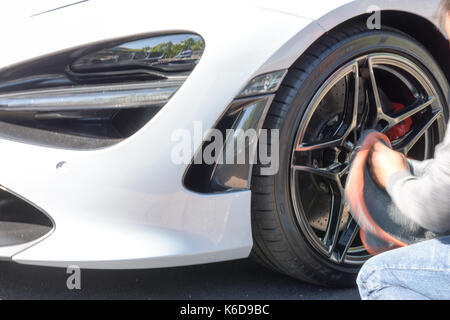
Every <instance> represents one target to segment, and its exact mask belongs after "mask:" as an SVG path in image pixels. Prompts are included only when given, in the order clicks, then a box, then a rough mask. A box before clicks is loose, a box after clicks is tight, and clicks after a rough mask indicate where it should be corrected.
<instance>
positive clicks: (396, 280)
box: [357, 237, 450, 300]
mask: <svg viewBox="0 0 450 320" xmlns="http://www.w3.org/2000/svg"><path fill="white" fill-rule="evenodd" d="M357 284H358V289H359V293H360V295H361V298H362V299H363V300H428V299H433V300H443V299H445V300H449V299H450V237H443V238H440V239H434V240H429V241H424V242H420V243H417V244H414V245H411V246H408V247H404V248H400V249H395V250H391V251H388V252H385V253H382V254H379V255H377V256H375V257H373V258H371V259H369V260H368V261H367V262H366V263H365V264H364V266H363V267H362V269H361V271H360V272H359V274H358V279H357Z"/></svg>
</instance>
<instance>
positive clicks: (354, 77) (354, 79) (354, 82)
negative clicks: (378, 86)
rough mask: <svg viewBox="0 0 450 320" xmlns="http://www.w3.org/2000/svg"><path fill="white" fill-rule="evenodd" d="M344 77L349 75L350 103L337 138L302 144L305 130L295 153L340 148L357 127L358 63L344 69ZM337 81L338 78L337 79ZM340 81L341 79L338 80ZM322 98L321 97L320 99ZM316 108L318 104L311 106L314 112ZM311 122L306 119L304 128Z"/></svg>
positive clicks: (348, 92)
mask: <svg viewBox="0 0 450 320" xmlns="http://www.w3.org/2000/svg"><path fill="white" fill-rule="evenodd" d="M340 72H344V73H345V75H344V76H349V75H350V74H351V79H350V83H351V84H350V85H349V86H348V88H347V99H348V98H349V97H351V99H350V101H346V106H345V109H346V110H344V117H343V119H342V123H341V125H340V126H339V129H338V130H336V135H337V136H338V137H334V138H330V139H328V140H325V141H321V142H316V143H308V142H303V137H304V136H305V132H306V130H304V131H303V132H302V134H301V135H300V139H299V143H298V144H297V148H296V151H314V150H320V149H325V148H330V147H336V146H341V145H342V144H343V143H344V142H345V140H346V138H347V137H348V136H349V135H350V133H351V132H352V131H353V130H354V129H355V128H356V127H357V125H358V103H359V94H360V92H359V65H358V62H353V63H351V64H350V65H348V66H347V67H345V68H344V71H340ZM337 79H339V78H337ZM337 79H334V81H333V82H331V83H329V84H328V86H329V88H326V89H324V91H326V92H327V91H329V89H331V88H332V87H333V86H334V85H335V84H336V83H337V82H338V81H336V80H337ZM340 79H342V78H340ZM321 98H323V96H322V97H321ZM317 106H318V103H316V104H314V105H313V110H315V109H316V108H317ZM348 107H350V110H348ZM310 120H311V117H309V118H307V119H306V120H305V121H306V122H307V123H306V124H305V128H307V126H308V124H309V121H310ZM345 125H347V127H346V128H345V132H344V133H343V134H339V133H340V132H341V131H343V130H341V129H342V128H343V127H344V126H345Z"/></svg>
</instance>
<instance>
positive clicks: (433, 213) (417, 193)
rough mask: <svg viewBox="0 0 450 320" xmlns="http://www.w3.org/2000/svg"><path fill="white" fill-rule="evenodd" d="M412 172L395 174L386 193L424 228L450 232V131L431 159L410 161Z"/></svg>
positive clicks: (390, 179)
mask: <svg viewBox="0 0 450 320" xmlns="http://www.w3.org/2000/svg"><path fill="white" fill-rule="evenodd" d="M409 164H410V167H411V171H399V172H397V173H395V174H393V175H392V176H391V177H390V178H389V180H388V184H387V192H388V193H389V195H390V196H391V198H392V200H393V201H394V203H395V204H396V206H397V207H398V208H399V209H400V210H401V211H402V213H403V214H404V215H406V216H408V217H409V218H411V219H412V220H413V221H415V222H416V223H418V224H419V225H421V226H422V227H423V228H425V229H428V230H431V231H434V232H437V233H441V232H446V231H450V130H448V131H447V133H446V136H445V138H444V142H443V143H442V144H440V145H439V146H438V147H437V148H436V152H435V157H434V159H432V160H431V161H430V160H428V161H424V162H423V163H421V162H418V161H409Z"/></svg>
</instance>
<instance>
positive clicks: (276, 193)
mask: <svg viewBox="0 0 450 320" xmlns="http://www.w3.org/2000/svg"><path fill="white" fill-rule="evenodd" d="M372 52H388V53H395V54H398V55H402V56H404V57H407V58H409V59H410V60H412V61H414V62H416V63H417V64H418V65H420V66H421V68H422V69H423V70H424V72H425V73H426V74H427V76H428V77H429V78H430V80H431V81H432V82H433V83H434V85H435V87H436V88H439V90H440V94H442V97H441V99H442V100H443V101H444V102H443V103H444V104H447V105H445V106H444V109H445V112H446V113H447V114H446V117H448V96H447V95H448V92H449V89H448V88H449V87H448V83H447V80H446V78H445V76H444V74H443V72H442V71H441V69H440V67H439V66H438V65H437V63H436V62H435V61H434V59H433V57H432V56H431V55H430V54H429V53H428V52H427V50H426V49H425V48H424V47H423V46H422V45H420V44H419V43H418V42H417V41H415V40H414V39H412V38H411V37H409V36H407V35H405V34H404V33H402V32H400V31H397V30H393V29H390V28H383V29H381V30H368V29H367V28H366V26H364V25H362V24H361V25H360V24H354V25H350V26H346V27H343V28H340V29H337V30H335V31H332V32H329V33H327V34H326V35H325V36H323V37H322V38H320V39H319V40H318V41H317V42H316V43H315V44H313V45H312V46H311V47H310V48H309V49H308V50H307V51H306V52H305V53H304V54H303V55H302V56H301V57H300V59H299V60H297V62H295V64H294V65H293V66H292V67H291V68H290V69H289V72H288V74H287V76H286V78H285V79H284V81H283V84H282V85H281V87H280V89H279V91H278V92H277V94H276V97H275V99H274V102H273V104H272V106H271V107H270V110H269V112H268V115H267V117H266V119H265V123H264V128H265V129H279V130H280V168H279V172H278V173H277V174H276V175H273V176H261V175H259V172H260V170H259V167H261V166H260V165H256V166H255V168H254V170H253V176H252V183H251V190H252V229H253V238H254V248H253V252H252V256H253V257H254V258H256V259H257V260H258V261H259V262H262V263H263V264H264V265H266V266H267V267H269V268H271V269H272V270H276V271H279V272H281V273H284V274H287V275H289V276H292V277H294V278H297V279H300V280H303V281H307V282H310V283H313V284H317V285H322V286H353V285H354V284H355V278H356V275H357V273H358V271H359V268H360V265H350V264H347V265H345V264H337V263H333V262H332V261H329V260H328V259H326V257H324V256H323V255H321V254H320V253H319V252H317V250H315V249H314V248H313V246H311V244H310V243H308V240H307V237H305V234H304V233H303V232H302V228H301V227H300V226H299V222H298V219H296V216H295V212H294V209H293V205H292V201H291V196H290V189H289V188H290V186H289V174H290V173H289V172H290V171H289V168H290V158H291V152H292V147H293V144H294V140H295V138H296V133H297V128H298V126H299V124H300V121H301V119H302V116H303V114H304V112H305V109H306V108H307V106H308V105H309V103H310V101H311V99H312V98H313V96H314V94H315V93H316V92H317V90H318V89H319V88H320V86H321V85H322V84H323V83H324V82H325V81H326V80H327V78H328V77H329V76H330V75H331V74H332V73H333V72H334V71H336V70H337V69H338V68H340V67H341V66H343V65H345V64H346V63H347V62H348V61H351V60H352V59H355V58H357V57H360V56H362V55H366V54H369V53H372ZM443 93H445V95H444V94H443Z"/></svg>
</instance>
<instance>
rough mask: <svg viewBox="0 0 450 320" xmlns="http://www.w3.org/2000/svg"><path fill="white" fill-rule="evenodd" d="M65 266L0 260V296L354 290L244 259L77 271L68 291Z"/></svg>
mask: <svg viewBox="0 0 450 320" xmlns="http://www.w3.org/2000/svg"><path fill="white" fill-rule="evenodd" d="M68 277H69V275H68V274H67V273H66V270H65V269H60V268H47V267H36V266H26V265H20V264H16V263H12V262H0V299H3V300H16V299H33V300H34V299H133V300H134V299H139V300H141V299H144V300H149V299H151V300H153V299H183V300H184V299H193V300H196V299H200V300H203V299H219V300H221V299H226V300H227V299H235V300H242V299H256V300H266V299H270V300H278V299H283V300H292V299H295V300H356V299H359V294H358V290H357V289H356V287H355V288H350V289H328V288H322V287H316V286H312V285H309V284H307V283H303V282H300V281H297V280H294V279H292V278H290V277H287V276H284V275H281V274H278V273H274V272H272V271H270V270H267V269H266V268H264V267H262V266H260V265H258V264H257V263H255V262H253V261H251V260H249V259H244V260H237V261H230V262H220V263H213V264H205V265H199V266H188V267H177V268H164V269H150V270H81V289H80V290H69V289H67V286H66V281H67V278H68Z"/></svg>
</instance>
